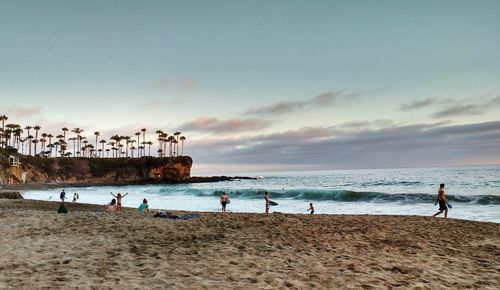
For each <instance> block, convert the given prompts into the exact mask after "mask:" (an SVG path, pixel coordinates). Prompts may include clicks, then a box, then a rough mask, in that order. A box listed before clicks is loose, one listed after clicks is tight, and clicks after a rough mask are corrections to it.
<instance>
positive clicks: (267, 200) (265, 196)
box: [264, 191, 271, 213]
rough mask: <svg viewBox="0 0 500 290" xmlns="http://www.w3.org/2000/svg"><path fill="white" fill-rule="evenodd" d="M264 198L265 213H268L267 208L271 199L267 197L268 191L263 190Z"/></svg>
mask: <svg viewBox="0 0 500 290" xmlns="http://www.w3.org/2000/svg"><path fill="white" fill-rule="evenodd" d="M264 200H265V201H266V213H269V208H270V207H271V200H270V199H269V193H268V192H267V191H266V192H264Z"/></svg>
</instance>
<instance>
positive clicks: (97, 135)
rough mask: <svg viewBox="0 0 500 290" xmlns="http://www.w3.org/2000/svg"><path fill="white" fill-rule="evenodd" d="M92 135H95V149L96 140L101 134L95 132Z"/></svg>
mask: <svg viewBox="0 0 500 290" xmlns="http://www.w3.org/2000/svg"><path fill="white" fill-rule="evenodd" d="M94 135H95V148H97V139H98V138H99V136H100V135H101V134H100V133H99V131H95V132H94Z"/></svg>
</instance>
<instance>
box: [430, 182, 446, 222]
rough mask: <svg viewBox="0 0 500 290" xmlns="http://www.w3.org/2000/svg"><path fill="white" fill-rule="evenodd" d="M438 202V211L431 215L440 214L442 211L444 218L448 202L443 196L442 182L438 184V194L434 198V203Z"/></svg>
mask: <svg viewBox="0 0 500 290" xmlns="http://www.w3.org/2000/svg"><path fill="white" fill-rule="evenodd" d="M438 203H439V211H438V212H437V213H435V214H434V215H433V217H435V216H437V215H439V214H442V213H443V211H444V218H447V217H448V205H447V204H448V202H447V201H446V197H445V196H444V183H441V185H439V190H438V196H437V198H436V202H435V203H434V205H437V204H438Z"/></svg>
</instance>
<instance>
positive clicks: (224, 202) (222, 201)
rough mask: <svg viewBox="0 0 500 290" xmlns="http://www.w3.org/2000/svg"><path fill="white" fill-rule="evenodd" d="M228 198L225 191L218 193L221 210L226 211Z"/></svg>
mask: <svg viewBox="0 0 500 290" xmlns="http://www.w3.org/2000/svg"><path fill="white" fill-rule="evenodd" d="M228 200H229V199H228V196H227V193H226V192H225V191H223V192H222V194H221V195H220V204H221V205H222V212H226V205H227V202H228Z"/></svg>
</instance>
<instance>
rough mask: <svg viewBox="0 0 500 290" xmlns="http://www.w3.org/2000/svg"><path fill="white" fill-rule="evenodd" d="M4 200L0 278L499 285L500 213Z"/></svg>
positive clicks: (10, 281)
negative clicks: (218, 209) (355, 212)
mask: <svg viewBox="0 0 500 290" xmlns="http://www.w3.org/2000/svg"><path fill="white" fill-rule="evenodd" d="M58 206H59V204H58V203H57V202H46V201H34V200H0V244H1V245H2V246H1V250H0V288H1V289H9V288H11V289H19V288H31V289H33V288H46V289H49V288H50V289H54V288H75V287H78V288H79V289H103V288H109V289H111V288H115V289H133V288H138V289H139V288H140V289H145V288H157V289H234V288H239V289H276V288H291V289H310V288H317V289H338V288H341V289H345V288H352V289H374V288H382V289H387V288H400V289H460V288H479V289H498V288H499V287H500V283H499V281H500V248H499V246H500V224H496V223H485V222H473V221H463V220H453V219H448V220H445V219H443V218H430V217H417V216H366V215H360V216H342V215H292V214H279V213H273V214H270V215H264V214H247V213H245V214H235V213H232V214H220V213H200V214H201V217H200V218H196V219H192V220H168V219H161V218H153V217H152V213H150V214H147V215H142V214H140V213H138V212H136V211H135V209H125V210H124V212H121V213H106V212H101V211H100V210H102V207H101V206H96V205H84V204H69V203H67V207H68V210H69V213H68V214H57V213H56V211H57V208H58Z"/></svg>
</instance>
